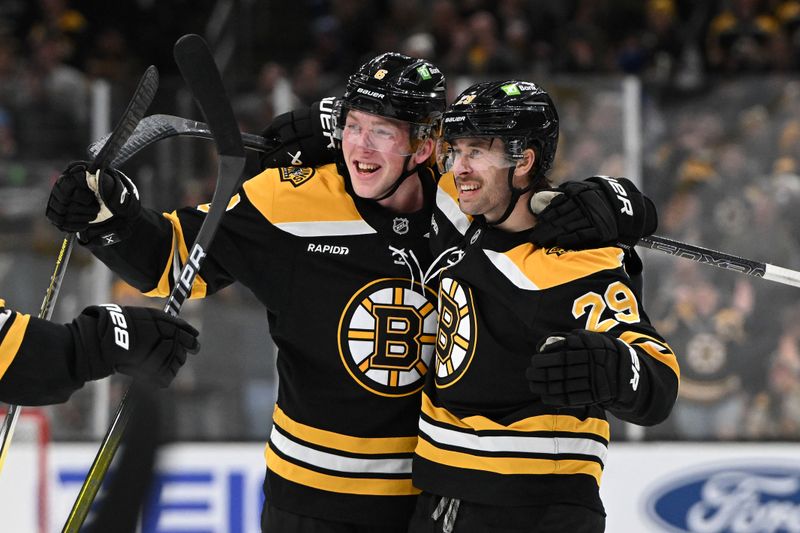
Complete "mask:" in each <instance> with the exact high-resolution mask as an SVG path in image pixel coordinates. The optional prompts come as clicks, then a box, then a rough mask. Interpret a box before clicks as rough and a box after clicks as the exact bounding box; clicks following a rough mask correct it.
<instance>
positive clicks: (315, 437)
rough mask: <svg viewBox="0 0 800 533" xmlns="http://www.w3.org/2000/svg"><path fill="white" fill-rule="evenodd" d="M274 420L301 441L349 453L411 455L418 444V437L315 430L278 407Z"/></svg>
mask: <svg viewBox="0 0 800 533" xmlns="http://www.w3.org/2000/svg"><path fill="white" fill-rule="evenodd" d="M272 420H273V421H274V422H275V424H277V425H278V426H279V427H280V428H281V429H283V430H284V431H285V432H287V433H289V434H290V435H292V436H294V437H295V438H297V439H299V440H301V441H304V442H307V443H309V444H315V445H317V446H323V447H325V448H332V449H335V450H340V451H343V452H349V453H362V454H368V453H374V454H387V453H411V452H413V451H414V446H416V444H417V436H416V435H414V436H413V437H375V438H363V437H352V436H350V435H342V434H341V433H334V432H333V431H328V430H325V429H318V428H314V427H311V426H307V425H305V424H301V423H300V422H296V421H294V420H292V419H291V418H289V417H288V416H287V415H286V413H284V412H283V410H282V409H281V408H280V407H279V406H277V405H276V406H275V411H274V413H273V415H272Z"/></svg>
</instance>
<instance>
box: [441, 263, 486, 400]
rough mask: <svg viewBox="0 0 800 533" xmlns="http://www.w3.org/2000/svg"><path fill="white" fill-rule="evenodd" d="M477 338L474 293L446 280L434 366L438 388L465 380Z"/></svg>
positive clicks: (448, 279) (443, 282)
mask: <svg viewBox="0 0 800 533" xmlns="http://www.w3.org/2000/svg"><path fill="white" fill-rule="evenodd" d="M477 335H478V332H477V329H476V327H475V307H474V304H473V301H472V291H471V290H470V288H469V287H465V286H463V285H461V284H460V283H459V282H458V281H456V280H454V279H452V278H447V277H445V278H442V282H441V285H440V286H439V325H438V329H437V332H436V362H435V363H434V365H435V366H434V372H435V376H436V386H437V387H440V388H446V387H449V386H450V385H452V384H454V383H455V382H456V381H458V380H459V379H461V376H463V375H464V372H465V371H466V370H467V367H469V364H470V363H471V362H472V356H473V355H474V354H475V343H476V340H477Z"/></svg>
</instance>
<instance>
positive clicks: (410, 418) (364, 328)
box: [94, 165, 437, 525]
mask: <svg viewBox="0 0 800 533" xmlns="http://www.w3.org/2000/svg"><path fill="white" fill-rule="evenodd" d="M434 179H435V178H434V176H433V174H431V173H427V172H426V173H425V175H424V179H423V182H424V189H425V198H426V200H425V206H424V208H423V209H421V210H420V211H419V212H417V213H411V214H402V215H401V214H394V213H390V212H388V211H386V210H384V209H383V208H380V207H379V206H378V205H377V204H376V203H375V202H371V201H364V200H361V199H359V198H357V197H355V196H353V195H351V194H350V193H349V191H348V187H347V185H346V181H345V179H344V178H343V177H342V176H341V175H339V173H338V172H337V170H336V167H335V166H334V165H326V166H321V167H318V168H282V169H268V170H266V171H264V172H263V173H261V174H259V175H257V176H255V177H253V178H251V179H249V180H247V181H246V182H245V183H244V184H243V186H242V187H241V188H240V190H239V191H238V194H237V195H235V196H234V198H233V199H232V200H231V202H230V204H229V206H228V212H227V213H226V214H225V216H224V217H223V220H222V223H221V226H220V228H219V230H218V232H217V234H216V237H215V240H214V242H213V244H212V245H211V247H210V249H209V250H208V256H207V258H206V260H205V262H204V263H203V266H202V268H201V270H200V273H199V277H198V278H197V280H196V281H195V285H194V287H193V296H195V297H201V296H204V295H206V294H212V293H214V292H215V291H217V290H219V289H220V288H222V287H224V286H226V285H228V284H230V283H232V282H234V281H239V282H241V283H242V284H244V285H245V286H246V287H248V288H249V289H250V290H251V291H252V292H253V294H254V295H255V296H256V297H257V298H258V299H259V300H260V301H261V302H262V303H263V304H264V305H265V307H266V309H267V317H268V321H269V331H270V334H271V336H272V338H273V340H274V341H275V344H276V345H277V347H278V358H277V370H278V376H279V391H278V399H277V404H276V406H275V411H274V415H273V428H272V430H271V433H270V436H269V442H268V444H267V447H266V461H267V469H268V474H267V480H266V485H265V486H266V496H267V498H268V500H269V501H270V503H271V504H272V505H274V506H276V507H279V508H281V509H285V510H288V511H291V512H296V513H299V514H302V515H311V516H317V517H320V518H326V519H331V520H340V521H347V522H355V523H365V524H392V525H396V524H398V523H402V521H403V520H407V519H408V517H409V516H410V512H411V511H412V509H413V505H414V497H415V495H416V494H418V492H419V491H418V490H417V489H416V488H414V487H413V486H412V484H411V460H412V455H413V450H414V447H415V446H416V440H417V421H418V418H419V408H420V390H421V389H422V386H423V382H424V377H425V375H426V373H427V369H428V365H429V364H430V361H431V358H432V356H433V346H434V341H435V338H434V335H435V332H436V323H437V316H436V304H435V301H436V293H435V286H430V283H429V280H428V278H430V277H432V275H431V273H430V272H429V267H430V266H431V263H432V257H431V252H430V248H429V244H428V232H429V230H430V212H431V209H432V204H433V201H434V195H435V189H436V186H435V183H434ZM207 207H208V206H199V207H198V208H183V209H179V210H178V211H175V212H173V213H169V214H166V215H165V217H164V218H162V219H161V220H167V221H169V224H166V225H165V224H164V223H163V222H160V221H159V219H158V217H156V216H155V215H154V214H153V212H150V211H148V212H146V213H145V214H144V215H143V217H142V218H141V220H140V221H139V222H138V223H137V227H136V228H134V233H133V236H132V237H131V238H130V239H127V240H125V241H123V242H121V243H119V244H117V245H114V246H110V247H107V248H104V249H97V250H94V251H95V253H96V254H97V255H98V257H100V258H101V259H103V260H104V261H105V262H106V263H107V264H109V266H111V267H112V269H114V270H116V271H118V272H119V273H121V274H122V275H123V277H125V278H126V279H127V280H129V281H130V282H132V283H134V285H136V286H137V287H138V288H139V289H140V290H143V291H145V292H147V291H149V293H150V294H152V295H160V296H164V295H166V294H168V292H169V290H170V288H171V287H172V285H173V282H174V279H175V277H176V275H177V274H178V273H179V272H180V266H181V264H183V262H184V261H185V260H186V255H187V248H189V247H190V246H191V243H192V242H193V240H194V238H195V236H196V234H197V232H198V230H199V228H200V224H201V223H202V221H203V217H204V212H205V211H207ZM142 250H149V251H152V253H149V254H142V253H141V251H142ZM153 257H156V258H157V260H153ZM217 355H218V356H223V354H217ZM265 425H266V424H265Z"/></svg>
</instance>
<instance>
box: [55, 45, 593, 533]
mask: <svg viewBox="0 0 800 533" xmlns="http://www.w3.org/2000/svg"><path fill="white" fill-rule="evenodd" d="M444 108H445V82H444V77H443V75H442V74H441V72H440V71H439V69H438V68H436V67H435V66H434V65H432V64H431V63H429V62H427V61H424V60H418V59H414V58H410V57H407V56H403V55H400V54H393V53H387V54H383V55H380V56H378V57H376V58H375V59H373V60H371V61H369V62H368V63H366V64H365V65H363V66H362V67H361V68H360V69H359V70H358V72H357V73H356V74H354V75H353V76H351V77H350V79H349V80H348V84H347V89H346V92H345V95H344V97H343V98H342V100H341V102H340V104H339V105H338V106H337V110H336V117H337V118H336V122H337V124H338V128H337V129H338V134H337V139H335V142H334V144H335V145H336V149H335V151H334V152H333V153H334V155H335V159H336V163H335V164H319V165H316V166H312V167H307V166H290V165H287V166H286V167H282V168H276V169H266V170H265V171H264V172H262V173H261V174H259V175H257V176H255V177H253V178H251V179H249V180H247V181H246V182H244V184H243V185H242V187H241V188H240V190H239V192H238V194H237V195H236V196H235V197H234V198H233V200H232V201H231V203H230V206H229V208H228V212H227V213H226V215H225V217H224V218H223V221H222V224H221V227H220V229H219V230H218V233H217V236H216V238H215V240H214V243H213V244H212V246H211V247H210V249H209V250H208V256H207V258H206V260H205V262H204V263H203V267H202V269H201V271H200V276H199V277H198V279H197V281H196V282H195V286H194V289H193V296H194V297H202V296H205V295H206V294H211V293H213V292H215V291H217V290H219V289H220V288H222V287H225V286H226V285H228V284H230V283H233V282H234V281H240V282H241V283H243V284H244V285H245V286H247V287H248V288H249V289H250V290H251V291H253V293H254V294H255V295H256V296H257V297H258V298H259V300H260V301H261V302H262V303H263V304H264V305H265V307H266V308H267V318H268V321H269V330H270V334H271V335H272V338H273V340H274V342H275V344H276V345H277V347H278V360H277V369H278V376H279V384H280V386H279V391H278V399H277V403H276V406H275V410H274V414H273V429H272V432H271V434H270V437H269V442H268V445H267V449H266V462H267V474H266V479H265V483H264V489H265V494H266V504H265V507H264V512H263V513H262V528H263V530H264V531H268V532H284V531H310V532H317V533H320V532H332V531H352V532H361V531H364V532H405V531H406V530H407V527H408V520H409V518H410V516H411V513H412V512H413V508H414V505H415V501H416V495H417V494H418V493H419V491H418V489H416V488H415V487H413V486H412V484H411V458H412V455H413V451H414V447H415V445H416V439H417V420H418V413H419V401H420V396H419V393H420V390H421V388H422V385H423V379H424V376H425V374H426V372H427V369H428V365H429V364H430V362H431V358H432V355H433V350H434V340H435V339H434V334H435V329H436V322H437V318H436V305H435V285H434V284H432V280H433V279H434V276H433V274H432V272H434V271H435V270H436V268H437V265H438V266H441V265H442V264H445V262H446V259H447V257H448V254H444V255H443V256H442V257H441V258H435V257H433V256H432V254H431V251H430V247H429V238H428V233H429V231H430V221H431V212H432V209H433V204H434V201H435V195H436V178H437V174H435V173H434V171H433V169H431V168H430V166H429V165H428V163H427V162H428V161H429V159H430V158H431V155H432V153H433V148H434V141H433V139H432V133H433V129H434V125H435V124H436V123H437V122H438V119H439V118H440V116H441V113H442V111H443V110H444ZM325 142H326V143H327V142H328V138H327V137H326V138H325ZM292 159H293V160H294V159H296V158H294V157H293V158H292ZM303 159H306V158H305V156H304V157H303ZM130 187H132V184H130V182H129V181H128V180H127V178H125V177H124V175H123V174H122V173H120V172H118V171H115V170H111V171H109V172H106V173H104V174H103V176H102V178H101V190H100V192H99V195H100V197H101V199H102V200H103V201H104V203H105V204H106V205H107V207H108V208H109V210H110V212H111V213H112V214H113V217H111V218H109V219H106V220H103V221H100V223H90V221H92V220H94V216H95V215H96V213H97V209H99V206H98V204H97V202H96V201H94V200H92V199H91V198H92V196H93V193H92V192H91V191H89V189H88V188H87V187H86V176H85V166H84V165H83V164H73V165H71V166H70V167H68V169H67V170H66V172H65V173H64V175H63V176H61V178H60V179H59V180H58V182H57V183H56V184H55V186H54V189H53V192H52V194H51V198H50V203H49V207H48V217H49V218H50V220H51V221H52V222H53V223H54V224H55V225H56V226H58V227H60V228H62V229H65V230H67V231H77V232H79V241H80V242H81V243H83V244H85V245H86V246H87V247H88V248H89V249H90V250H91V251H92V252H93V253H94V254H95V255H96V256H97V257H99V258H100V259H101V260H102V261H104V262H105V263H106V264H107V265H109V266H110V267H111V268H112V269H113V270H115V271H116V272H117V273H119V274H120V275H121V276H122V277H123V278H125V279H126V280H127V281H128V282H130V283H132V284H133V285H134V286H136V287H137V288H139V289H140V290H142V291H144V292H146V293H148V294H152V295H165V294H167V293H168V292H169V290H170V287H171V285H172V284H173V282H174V279H173V272H174V267H175V266H176V265H178V264H181V263H183V262H184V261H185V260H186V255H187V251H186V250H187V245H188V244H189V243H191V242H192V241H193V240H194V237H195V235H196V233H197V231H198V229H199V227H200V224H201V222H202V220H203V217H204V216H205V211H206V207H204V206H199V207H198V208H182V209H179V210H177V211H175V212H173V213H170V214H167V215H164V216H161V215H160V214H158V213H156V212H154V211H152V210H150V209H147V208H142V207H141V206H140V205H139V202H138V199H137V198H136V195H134V194H127V195H122V194H121V192H120V191H121V190H123V189H127V188H130ZM121 198H124V201H122V200H121ZM601 201H602V200H601ZM87 206H89V207H90V208H87ZM583 220H585V219H581V221H583ZM587 226H588V227H590V226H591V224H588V225H584V226H583V227H584V229H590V228H587ZM109 232H114V233H116V234H117V235H118V236H121V237H123V240H122V241H121V242H119V243H117V244H114V245H111V246H107V247H104V246H103V245H102V236H103V235H105V234H107V233H109ZM142 250H150V251H151V253H150V254H142V253H141V251H142Z"/></svg>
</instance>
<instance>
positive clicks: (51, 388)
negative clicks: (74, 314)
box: [0, 299, 86, 405]
mask: <svg viewBox="0 0 800 533" xmlns="http://www.w3.org/2000/svg"><path fill="white" fill-rule="evenodd" d="M74 353H75V345H74V340H73V335H72V333H71V332H70V330H69V328H68V327H67V326H66V325H64V324H54V323H52V322H48V321H46V320H40V319H38V318H36V317H31V316H30V315H27V314H24V313H20V312H17V311H14V310H12V309H9V308H7V307H6V305H5V301H3V300H2V299H0V401H2V402H7V403H11V404H17V405H48V404H53V403H61V402H64V401H66V400H67V399H68V398H69V396H70V395H71V394H72V393H73V392H75V391H76V390H78V389H79V388H80V387H82V386H83V384H84V382H85V380H86V376H80V375H79V369H77V368H76V365H75V362H74Z"/></svg>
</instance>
